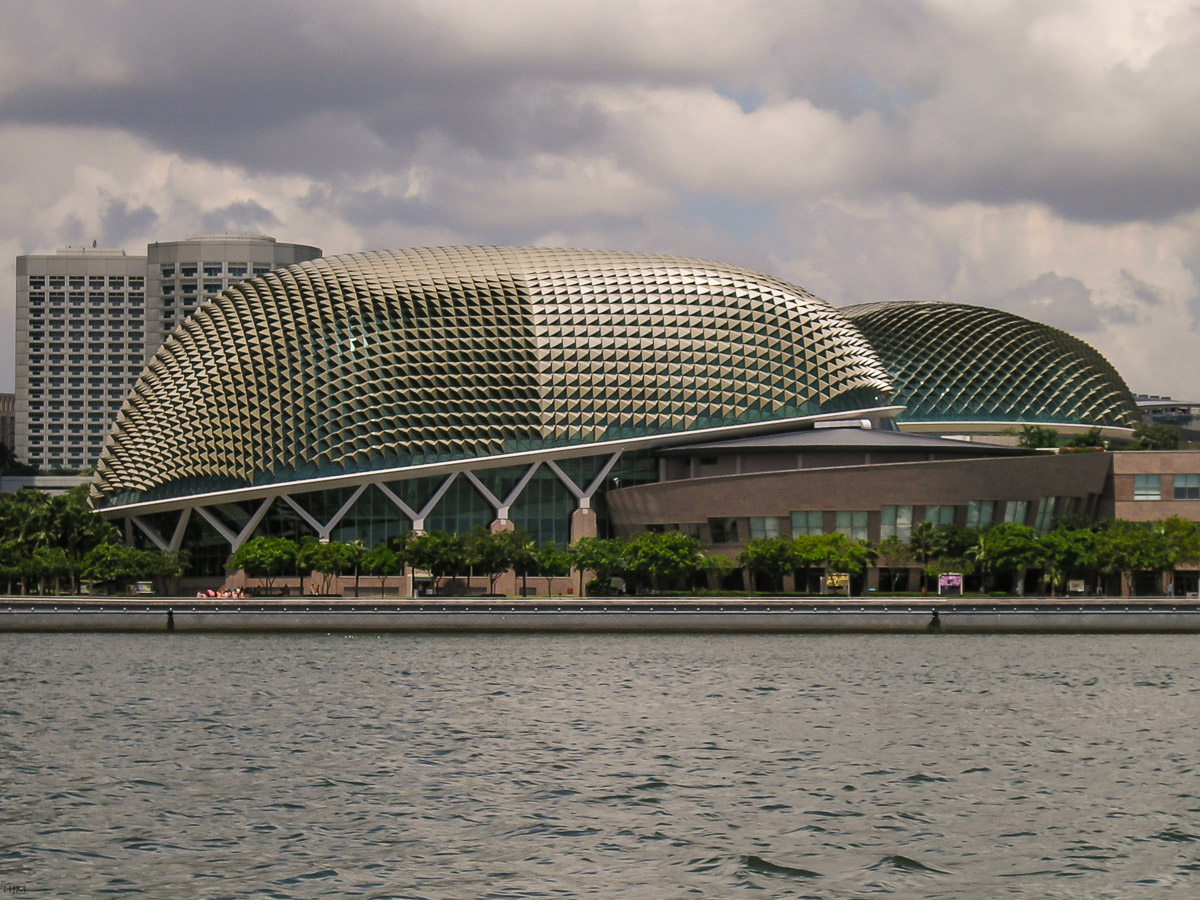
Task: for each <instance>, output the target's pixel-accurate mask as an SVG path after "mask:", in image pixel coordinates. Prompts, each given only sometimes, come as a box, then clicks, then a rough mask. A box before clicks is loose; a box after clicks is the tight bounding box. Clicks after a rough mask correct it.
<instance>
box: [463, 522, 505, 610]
mask: <svg viewBox="0 0 1200 900" xmlns="http://www.w3.org/2000/svg"><path fill="white" fill-rule="evenodd" d="M462 548H463V562H464V563H466V565H467V569H468V570H469V571H470V573H471V574H472V575H476V574H478V575H483V576H485V577H486V578H487V580H488V593H489V594H494V593H496V579H497V578H499V577H500V576H501V575H503V574H504V573H505V572H507V571H508V568H509V566H510V565H511V564H512V560H511V559H510V558H509V545H508V543H507V542H506V541H505V540H504V539H503V538H500V537H498V536H497V535H495V534H492V532H490V531H488V530H487V529H486V528H484V527H483V526H482V525H476V526H475V527H474V528H472V529H471V531H470V532H469V533H468V534H466V535H464V536H463V539H462Z"/></svg>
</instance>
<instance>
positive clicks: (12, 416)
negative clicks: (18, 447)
mask: <svg viewBox="0 0 1200 900" xmlns="http://www.w3.org/2000/svg"><path fill="white" fill-rule="evenodd" d="M16 404H17V395H16V394H0V444H3V445H4V446H5V447H7V448H8V449H9V450H11V449H13V445H14V444H15V442H16V436H15V428H16V409H17V406H16Z"/></svg>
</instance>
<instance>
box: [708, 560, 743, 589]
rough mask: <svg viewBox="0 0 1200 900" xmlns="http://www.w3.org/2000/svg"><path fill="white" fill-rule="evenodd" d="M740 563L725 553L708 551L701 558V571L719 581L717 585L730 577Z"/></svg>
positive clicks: (709, 577)
mask: <svg viewBox="0 0 1200 900" xmlns="http://www.w3.org/2000/svg"><path fill="white" fill-rule="evenodd" d="M737 567H738V564H737V563H736V562H734V561H733V560H732V559H730V558H729V557H728V556H725V555H724V554H723V553H707V554H705V555H704V558H703V559H701V560H700V572H701V573H702V574H703V575H704V576H705V577H706V578H708V579H712V580H713V581H715V582H716V583H717V587H720V586H721V583H722V582H723V581H724V580H725V579H726V578H728V577H729V575H730V573H732V572H733V571H734V570H735V569H736V568H737Z"/></svg>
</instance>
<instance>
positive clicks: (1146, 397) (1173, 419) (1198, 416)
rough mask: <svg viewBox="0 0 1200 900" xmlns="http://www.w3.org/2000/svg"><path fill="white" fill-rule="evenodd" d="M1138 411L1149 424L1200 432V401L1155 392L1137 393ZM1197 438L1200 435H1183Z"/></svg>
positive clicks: (1189, 438)
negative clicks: (1160, 395)
mask: <svg viewBox="0 0 1200 900" xmlns="http://www.w3.org/2000/svg"><path fill="white" fill-rule="evenodd" d="M1137 407H1138V413H1139V414H1140V415H1141V418H1142V421H1143V422H1145V423H1146V424H1147V425H1174V426H1175V427H1176V428H1179V429H1181V430H1182V431H1184V432H1193V433H1194V432H1200V401H1198V400H1192V401H1187V400H1173V399H1172V398H1170V397H1159V396H1157V395H1154V394H1138V395H1137ZM1181 436H1182V437H1184V439H1185V440H1195V439H1196V437H1200V435H1196V436H1192V435H1190V434H1184V435H1181Z"/></svg>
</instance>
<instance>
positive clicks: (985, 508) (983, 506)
mask: <svg viewBox="0 0 1200 900" xmlns="http://www.w3.org/2000/svg"><path fill="white" fill-rule="evenodd" d="M995 511H996V501H995V500H972V501H971V502H970V503H968V504H967V527H968V528H987V527H988V526H989V525H991V524H992V516H993V515H994V514H995Z"/></svg>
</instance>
